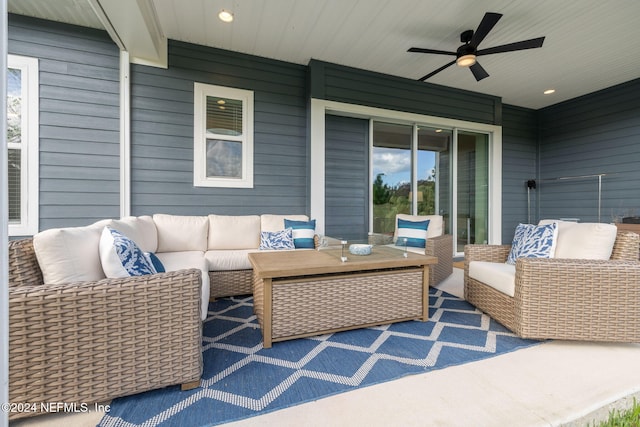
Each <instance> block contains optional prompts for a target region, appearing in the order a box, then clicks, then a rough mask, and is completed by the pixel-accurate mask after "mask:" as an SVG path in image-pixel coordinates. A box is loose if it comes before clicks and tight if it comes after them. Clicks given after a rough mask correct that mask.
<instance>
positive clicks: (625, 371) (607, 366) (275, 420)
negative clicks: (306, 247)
mask: <svg viewBox="0 0 640 427" xmlns="http://www.w3.org/2000/svg"><path fill="white" fill-rule="evenodd" d="M438 287H439V288H441V289H443V290H444V291H446V292H449V293H452V294H454V295H458V296H462V270H460V269H454V274H453V275H452V276H451V277H449V278H448V279H447V280H445V281H444V282H443V283H442V284H440V285H439V286H438ZM633 397H635V398H636V399H637V400H640V344H599V343H581V342H569V341H551V342H548V343H543V344H540V345H537V346H534V347H529V348H525V349H522V350H517V351H514V352H512V353H508V354H504V355H501V356H496V357H493V358H490V359H486V360H482V361H479V362H473V363H468V364H465V365H460V366H454V367H449V368H446V369H441V370H437V371H432V372H429V373H426V374H421V375H412V376H408V377H405V378H402V379H399V380H396V381H391V382H387V383H383V384H378V385H375V386H371V387H366V388H361V389H358V390H355V391H352V392H348V393H342V394H338V395H335V396H331V397H328V398H325V399H320V400H317V401H314V402H310V403H306V404H303V405H298V406H294V407H290V408H287V409H283V410H280V411H276V412H272V413H268V414H265V415H261V416H258V417H253V418H248V419H245V420H241V421H237V422H233V423H229V424H226V425H227V426H234V427H252V426H260V427H269V426H278V427H286V426H291V427H293V426H345V427H346V426H476V427H479V426H509V427H513V426H581V427H584V426H588V425H593V421H594V420H595V421H597V420H605V419H606V418H607V417H608V414H609V411H610V410H611V409H612V408H614V407H615V408H618V409H619V408H626V407H629V406H631V404H632V399H633ZM101 416H102V414H100V413H96V412H91V413H87V414H79V415H67V414H57V415H51V416H49V415H48V416H42V417H36V418H32V419H26V420H17V421H15V422H11V423H10V426H11V427H18V426H43V427H49V426H52V427H53V426H60V425H64V426H65V427H75V426H82V427H84V426H94V425H96V423H97V422H98V421H99V420H100V418H101ZM185 427H188V426H185Z"/></svg>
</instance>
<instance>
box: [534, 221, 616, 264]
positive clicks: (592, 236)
mask: <svg viewBox="0 0 640 427" xmlns="http://www.w3.org/2000/svg"><path fill="white" fill-rule="evenodd" d="M550 222H556V223H557V224H558V241H557V242H556V252H555V255H554V257H555V258H570V259H600V260H607V259H609V258H611V252H612V251H613V244H614V243H615V241H616V235H617V233H618V228H617V227H616V226H615V225H613V224H602V223H597V222H584V223H578V222H570V221H560V220H542V221H540V223H539V224H540V225H543V224H549V223H550Z"/></svg>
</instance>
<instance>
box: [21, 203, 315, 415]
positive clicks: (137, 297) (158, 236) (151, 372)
mask: <svg viewBox="0 0 640 427" xmlns="http://www.w3.org/2000/svg"><path fill="white" fill-rule="evenodd" d="M284 218H288V219H293V220H299V221H306V220H308V217H307V216H305V215H288V216H284V215H261V216H258V215H247V216H224V215H209V216H179V215H164V214H158V215H154V216H153V217H151V216H140V217H127V218H123V219H119V220H111V219H108V220H102V221H98V222H96V223H95V224H92V225H89V226H86V227H72V228H61V229H50V230H45V231H43V232H41V233H38V234H36V235H35V236H34V237H33V238H30V239H23V240H15V241H10V242H9V369H10V372H9V400H10V401H11V402H30V403H33V404H35V406H34V408H36V409H38V411H36V412H28V411H24V412H21V413H11V414H10V418H12V419H13V418H19V417H24V416H30V415H36V414H37V413H39V410H40V409H41V406H40V402H43V403H47V402H67V403H77V404H78V405H80V404H81V403H92V402H100V401H104V400H109V399H113V398H115V397H119V396H124V395H130V394H135V393H139V392H142V391H146V390H151V389H155V388H161V387H165V386H169V385H174V384H181V385H182V388H183V389H189V388H193V387H197V386H198V385H199V383H200V377H201V375H202V369H203V365H202V320H204V319H205V318H206V315H207V307H208V301H209V299H210V298H214V297H219V296H226V295H241V294H249V293H251V292H252V289H251V272H252V270H251V265H250V263H249V261H248V257H247V254H248V253H249V252H251V251H257V250H258V248H259V244H260V234H261V231H278V230H281V229H283V228H284ZM107 226H108V227H110V228H113V229H116V230H118V231H119V232H121V233H122V234H124V235H126V236H127V237H128V238H130V239H131V240H133V241H135V242H136V244H137V245H138V246H139V247H140V249H141V250H143V251H145V252H153V253H154V254H155V255H156V256H157V257H158V258H159V259H160V261H161V262H162V264H163V265H164V267H165V270H166V273H158V274H150V275H144V276H135V277H126V278H106V277H105V274H104V271H103V269H102V266H101V258H100V253H99V245H100V239H101V234H102V231H103V230H104V229H105V227H107Z"/></svg>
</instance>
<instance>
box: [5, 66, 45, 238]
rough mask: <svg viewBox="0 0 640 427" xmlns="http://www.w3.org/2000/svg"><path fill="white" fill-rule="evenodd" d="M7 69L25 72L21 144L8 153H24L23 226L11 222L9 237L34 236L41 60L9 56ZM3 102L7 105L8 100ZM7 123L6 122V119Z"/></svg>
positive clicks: (21, 218)
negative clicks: (39, 64) (39, 63)
mask: <svg viewBox="0 0 640 427" xmlns="http://www.w3.org/2000/svg"><path fill="white" fill-rule="evenodd" d="M7 68H15V69H20V70H22V76H23V80H22V99H23V104H22V121H21V124H20V126H21V128H20V132H21V136H22V143H21V144H20V146H18V147H11V146H10V145H9V144H7V147H6V148H5V149H9V148H12V149H16V148H17V149H20V150H21V176H20V181H21V188H20V200H21V207H20V222H19V223H11V222H9V227H8V228H9V236H32V235H34V234H36V233H37V232H38V223H39V194H40V189H39V139H40V136H39V111H40V107H39V88H40V86H39V77H38V59H37V58H31V57H26V56H19V55H7ZM4 102H7V101H6V100H5V101H4ZM5 120H6V118H5Z"/></svg>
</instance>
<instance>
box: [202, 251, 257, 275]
mask: <svg viewBox="0 0 640 427" xmlns="http://www.w3.org/2000/svg"><path fill="white" fill-rule="evenodd" d="M251 252H259V250H258V249H220V250H216V249H212V250H208V251H207V252H206V253H205V255H204V256H205V258H206V260H207V263H208V265H209V271H228V270H249V269H251V268H252V267H251V263H250V262H249V256H248V255H249V253H251Z"/></svg>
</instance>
